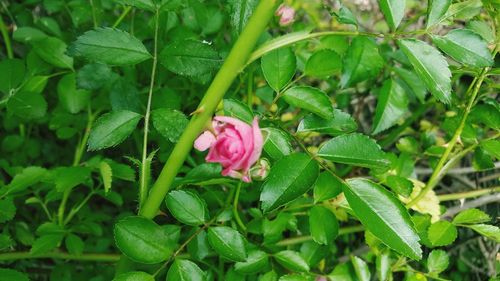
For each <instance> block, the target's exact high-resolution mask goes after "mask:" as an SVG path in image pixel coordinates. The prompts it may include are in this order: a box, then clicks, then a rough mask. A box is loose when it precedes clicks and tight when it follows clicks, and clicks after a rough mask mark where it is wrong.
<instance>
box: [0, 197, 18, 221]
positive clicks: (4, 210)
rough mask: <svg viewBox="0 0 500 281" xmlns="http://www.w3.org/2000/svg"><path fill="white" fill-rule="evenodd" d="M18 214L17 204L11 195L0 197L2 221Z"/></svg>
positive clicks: (0, 218)
mask: <svg viewBox="0 0 500 281" xmlns="http://www.w3.org/2000/svg"><path fill="white" fill-rule="evenodd" d="M15 215H16V205H14V200H13V198H11V197H7V198H2V199H0V223H4V222H6V221H10V220H11V219H13V218H14V216H15Z"/></svg>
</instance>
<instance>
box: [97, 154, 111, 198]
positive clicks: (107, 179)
mask: <svg viewBox="0 0 500 281" xmlns="http://www.w3.org/2000/svg"><path fill="white" fill-rule="evenodd" d="M99 172H100V173H101V178H102V183H103V185H104V192H105V193H106V194H107V193H108V192H109V191H110V190H111V183H112V182H113V170H112V169H111V166H110V165H109V164H108V162H106V161H101V163H99Z"/></svg>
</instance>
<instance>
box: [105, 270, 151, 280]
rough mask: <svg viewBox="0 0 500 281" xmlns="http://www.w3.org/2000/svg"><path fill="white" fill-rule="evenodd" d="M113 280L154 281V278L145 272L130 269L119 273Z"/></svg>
mask: <svg viewBox="0 0 500 281" xmlns="http://www.w3.org/2000/svg"><path fill="white" fill-rule="evenodd" d="M113 281H155V278H154V277H153V276H152V275H151V274H149V273H146V272H142V271H130V272H125V273H121V274H119V275H118V276H116V277H115V278H114V279H113Z"/></svg>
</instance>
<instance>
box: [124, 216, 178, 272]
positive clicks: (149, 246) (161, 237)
mask: <svg viewBox="0 0 500 281" xmlns="http://www.w3.org/2000/svg"><path fill="white" fill-rule="evenodd" d="M114 237H115V243H116V246H117V247H118V249H120V251H121V252H122V253H123V254H124V255H126V256H127V257H128V258H130V259H131V260H133V261H136V262H140V263H145V264H154V263H159V262H162V261H164V260H166V259H167V258H168V257H170V255H171V254H172V250H173V249H172V248H173V245H171V244H170V243H169V242H170V238H169V235H168V233H167V232H166V231H165V229H164V228H162V227H160V226H159V225H157V224H156V223H155V222H153V221H152V220H150V219H146V218H143V217H138V216H131V217H126V218H123V219H121V220H120V221H118V222H117V223H116V224H115V227H114Z"/></svg>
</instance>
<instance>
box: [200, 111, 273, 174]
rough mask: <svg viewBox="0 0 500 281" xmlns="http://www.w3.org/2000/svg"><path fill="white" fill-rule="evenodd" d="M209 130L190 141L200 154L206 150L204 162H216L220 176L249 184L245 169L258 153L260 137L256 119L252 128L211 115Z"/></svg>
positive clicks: (256, 157) (247, 171)
mask: <svg viewBox="0 0 500 281" xmlns="http://www.w3.org/2000/svg"><path fill="white" fill-rule="evenodd" d="M212 126H213V131H212V130H211V131H208V130H207V131H205V132H203V133H202V134H201V135H200V136H199V137H198V138H197V139H196V141H195V142H194V147H195V148H196V149H198V150H200V151H205V150H207V149H209V148H210V150H209V151H208V155H207V157H206V158H205V160H206V161H207V162H213V163H220V164H221V165H222V167H223V170H222V175H223V176H230V177H232V178H237V179H241V180H243V181H244V182H250V181H251V179H250V174H249V170H250V167H252V165H253V164H254V163H255V162H257V160H258V159H259V157H260V154H261V152H262V146H263V142H264V141H263V138H262V133H261V132H260V128H259V123H258V122H257V118H255V119H254V120H253V123H252V125H251V126H250V125H249V124H247V123H245V122H243V121H241V120H239V119H236V118H232V117H227V116H215V117H214V120H213V121H212Z"/></svg>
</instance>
